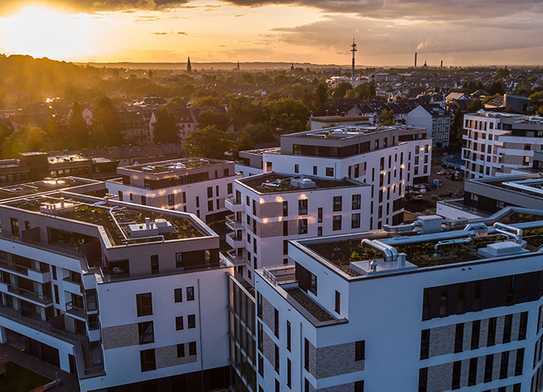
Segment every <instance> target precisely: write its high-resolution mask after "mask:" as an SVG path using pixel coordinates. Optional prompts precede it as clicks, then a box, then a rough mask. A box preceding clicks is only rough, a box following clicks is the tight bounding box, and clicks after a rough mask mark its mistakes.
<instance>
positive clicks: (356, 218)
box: [351, 213, 360, 229]
mask: <svg viewBox="0 0 543 392" xmlns="http://www.w3.org/2000/svg"><path fill="white" fill-rule="evenodd" d="M351 228H352V229H359V228H360V214H359V213H356V214H353V215H352V216H351Z"/></svg>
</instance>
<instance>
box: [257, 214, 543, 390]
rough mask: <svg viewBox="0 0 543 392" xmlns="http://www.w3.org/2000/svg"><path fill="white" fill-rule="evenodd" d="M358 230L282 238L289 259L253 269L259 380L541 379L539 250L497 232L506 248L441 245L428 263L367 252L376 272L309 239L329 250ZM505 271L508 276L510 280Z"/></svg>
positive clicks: (356, 386) (395, 384)
mask: <svg viewBox="0 0 543 392" xmlns="http://www.w3.org/2000/svg"><path fill="white" fill-rule="evenodd" d="M533 225H534V226H538V227H541V226H542V225H543V222H541V221H540V222H538V223H537V224H535V223H533ZM521 226H522V227H525V228H526V226H525V225H524V226H523V225H521ZM467 233H468V231H467V230H462V228H460V229H459V230H456V231H452V232H441V233H435V234H424V235H423V234H420V235H415V237H396V238H393V237H391V238H386V239H382V240H380V242H381V243H384V244H385V248H386V245H389V246H392V247H395V248H396V249H397V250H399V249H400V246H401V245H402V244H404V245H407V244H410V246H414V245H413V244H415V243H417V242H421V243H422V242H427V241H432V239H433V240H434V241H435V240H437V239H438V238H440V239H442V240H443V239H446V238H449V239H451V238H456V239H458V238H465V237H466V236H468V234H467ZM490 233H492V228H490ZM374 234H376V233H374ZM381 235H382V233H381ZM492 235H493V234H491V236H492ZM363 238H367V236H360V235H358V236H352V235H351V236H346V237H343V238H342V237H334V238H327V239H322V240H317V239H313V240H305V241H298V242H295V243H291V244H290V245H289V257H290V258H291V259H292V260H293V261H294V262H295V263H296V267H288V268H289V270H285V269H283V270H280V269H275V270H274V269H269V270H265V269H264V270H261V271H257V278H256V283H255V288H256V292H257V294H256V295H257V301H258V302H259V304H258V305H257V309H258V311H257V330H258V333H257V347H258V352H257V358H258V359H257V363H258V365H259V366H258V367H259V371H258V372H257V384H258V385H259V387H261V388H262V390H264V391H269V390H272V391H273V390H274V388H276V385H278V386H279V389H280V390H293V391H294V390H296V391H303V392H306V391H316V390H322V389H326V390H338V391H344V390H345V391H362V390H367V391H432V392H438V391H448V390H454V389H461V390H466V391H468V390H469V391H487V390H488V391H502V390H503V391H515V392H516V391H519V392H520V391H522V392H528V391H535V390H540V389H539V388H540V382H541V365H542V362H541V341H542V340H543V328H542V325H541V309H542V306H543V297H542V294H543V291H542V289H543V287H541V286H540V284H538V283H535V282H537V281H538V280H539V279H541V270H542V269H543V259H542V258H541V257H539V256H538V254H537V253H534V252H528V251H527V250H526V249H524V250H523V248H522V246H521V247H520V248H517V247H516V246H515V245H511V244H512V243H511V242H509V243H507V244H505V243H503V242H502V243H500V245H496V246H494V245H492V247H493V249H495V250H498V249H505V248H507V247H509V248H510V249H513V248H514V249H516V251H511V252H510V253H503V254H501V255H500V256H475V257H474V258H473V260H474V261H473V262H470V259H469V257H466V258H465V259H464V260H458V261H455V257H454V255H446V252H445V256H444V259H441V260H440V258H439V257H435V263H436V264H435V265H433V267H432V268H427V267H430V266H427V265H422V264H420V262H421V261H422V260H424V259H423V258H419V257H418V256H413V258H411V256H412V254H411V253H410V254H409V255H408V256H407V260H406V261H405V262H402V261H399V259H396V261H383V260H382V259H377V267H376V268H377V271H375V272H372V271H371V269H370V268H368V261H369V260H366V261H362V262H361V263H360V264H361V265H365V267H364V268H366V269H365V272H363V273H361V274H360V275H357V274H352V273H349V272H346V270H345V268H348V266H344V267H342V268H341V269H340V268H338V264H337V263H336V262H334V261H333V260H331V259H329V257H330V255H328V256H326V255H324V254H323V253H321V252H319V250H317V251H315V249H314V248H312V246H318V245H319V243H320V244H321V245H322V244H323V243H329V246H330V251H331V250H332V249H333V248H334V246H339V244H340V243H341V241H344V240H346V239H352V240H358V241H359V240H361V239H363ZM491 238H492V237H491ZM494 238H496V240H497V241H500V240H498V239H497V237H494ZM336 244H337V245H336ZM457 246H458V245H457ZM353 249H354V248H353ZM408 252H409V251H408ZM430 252H431V251H430ZM377 253H379V251H377ZM381 255H382V253H381ZM317 256H320V257H317ZM381 257H382V256H381ZM449 257H450V259H447V258H449ZM355 260H360V259H357V258H354V259H353V261H355ZM361 260H364V258H363V257H362V259H361ZM475 260H476V261H475ZM412 263H415V264H412ZM295 270H296V273H295ZM304 277H307V280H304V279H305V278H304ZM509 281H512V282H517V283H515V285H514V286H513V288H512V289H508V287H511V286H508V285H507V284H508V283H507V282H509ZM529 282H532V283H529ZM523 285H526V286H524V287H529V289H528V288H527V289H526V291H525V292H522V290H523V289H522V288H521V287H523ZM459 288H461V289H462V290H465V291H462V292H463V293H464V295H463V296H462V295H460V294H459V291H455V290H459ZM472 288H473V290H474V291H473V292H472V291H470V290H472ZM508 290H513V292H512V294H510V295H511V296H512V297H507V295H506V294H507V292H508ZM521 292H522V293H521ZM473 293H475V294H473ZM477 293H478V294H477ZM443 298H445V299H444V300H443ZM508 298H510V299H508ZM472 336H476V337H472ZM328 388H330V389H328ZM500 388H504V389H500Z"/></svg>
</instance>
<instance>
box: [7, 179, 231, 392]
mask: <svg viewBox="0 0 543 392" xmlns="http://www.w3.org/2000/svg"><path fill="white" fill-rule="evenodd" d="M104 192H105V189H104V184H103V183H100V182H95V181H89V180H83V179H78V178H65V179H59V180H48V181H40V182H35V183H30V184H25V185H22V186H17V187H12V188H1V189H0V197H1V198H2V201H1V203H0V222H1V225H2V238H1V239H0V271H1V273H0V278H1V279H0V302H1V306H0V340H1V342H2V343H7V344H9V345H13V346H15V347H18V348H19V349H22V350H24V351H25V352H26V353H28V354H31V355H35V356H38V357H39V358H41V359H42V360H44V361H47V362H50V363H51V364H53V365H55V366H57V367H59V368H60V369H62V370H63V371H65V372H69V373H73V374H74V376H76V377H77V379H78V381H79V384H80V388H81V390H82V391H97V390H100V391H106V390H109V391H116V390H119V389H116V388H117V387H121V386H124V387H126V386H130V387H132V386H134V385H135V386H137V387H136V388H143V389H145V390H155V389H156V390H158V389H157V388H159V389H160V390H186V391H193V390H194V391H196V390H198V391H209V390H216V389H217V388H226V387H228V383H229V382H228V379H229V370H228V366H229V345H228V313H227V310H226V309H227V306H228V283H227V282H228V279H227V277H228V276H229V275H231V274H233V272H234V267H233V266H232V265H231V264H230V263H229V262H228V261H227V260H226V259H225V258H223V257H221V255H220V253H219V237H218V235H217V234H215V233H214V232H213V231H211V230H210V229H209V228H208V227H207V226H206V225H205V224H204V223H203V222H202V221H201V220H199V219H198V218H197V217H196V216H195V215H192V214H187V213H183V212H179V211H167V210H161V209H159V208H155V207H150V206H138V205H134V204H130V203H126V202H121V201H118V200H113V199H111V198H100V197H95V196H91V195H90V194H97V193H104ZM122 390H124V389H122ZM136 390H139V389H136Z"/></svg>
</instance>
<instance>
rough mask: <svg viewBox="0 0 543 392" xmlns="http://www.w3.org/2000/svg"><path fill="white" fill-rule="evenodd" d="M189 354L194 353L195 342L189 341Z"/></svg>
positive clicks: (192, 354)
mask: <svg viewBox="0 0 543 392" xmlns="http://www.w3.org/2000/svg"><path fill="white" fill-rule="evenodd" d="M189 355H190V356H194V355H196V342H190V343H189Z"/></svg>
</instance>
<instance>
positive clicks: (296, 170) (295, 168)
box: [294, 163, 300, 173]
mask: <svg viewBox="0 0 543 392" xmlns="http://www.w3.org/2000/svg"><path fill="white" fill-rule="evenodd" d="M299 172H300V165H298V164H297V163H295V164H294V173H299Z"/></svg>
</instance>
